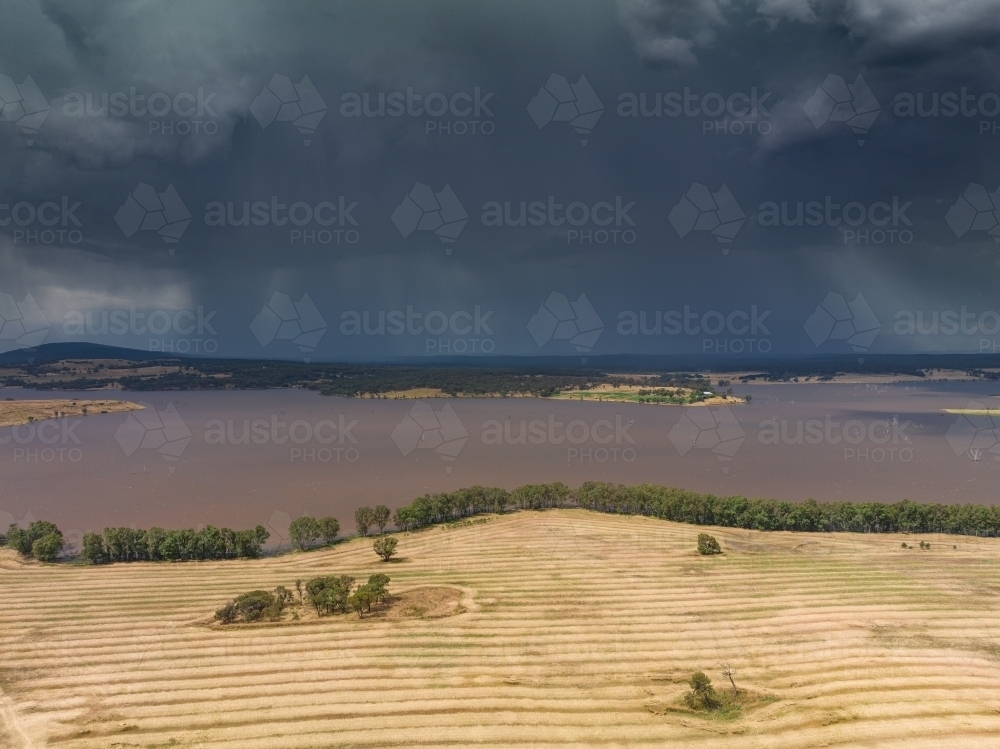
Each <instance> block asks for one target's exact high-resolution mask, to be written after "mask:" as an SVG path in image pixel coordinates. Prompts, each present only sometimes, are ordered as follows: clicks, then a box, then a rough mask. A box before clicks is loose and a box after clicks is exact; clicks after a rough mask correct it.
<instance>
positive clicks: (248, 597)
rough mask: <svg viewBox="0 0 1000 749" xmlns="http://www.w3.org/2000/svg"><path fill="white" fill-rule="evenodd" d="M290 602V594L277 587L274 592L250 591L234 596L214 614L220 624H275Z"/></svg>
mask: <svg viewBox="0 0 1000 749" xmlns="http://www.w3.org/2000/svg"><path fill="white" fill-rule="evenodd" d="M291 600H292V592H291V591H290V590H288V589H287V588H285V587H284V586H283V585H279V586H278V587H277V588H275V589H274V591H267V590H252V591H250V592H249V593H243V594H242V595H239V596H236V598H234V599H233V600H232V601H230V602H229V603H227V604H226V605H225V606H223V607H222V608H221V609H219V610H218V611H216V612H215V619H216V621H218V622H220V623H222V624H234V623H247V624H249V623H252V622H259V621H267V622H275V621H278V620H279V619H280V618H281V612H282V611H284V609H285V606H286V605H288V603H289V602H290V601H291Z"/></svg>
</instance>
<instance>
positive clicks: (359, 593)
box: [347, 585, 375, 619]
mask: <svg viewBox="0 0 1000 749" xmlns="http://www.w3.org/2000/svg"><path fill="white" fill-rule="evenodd" d="M374 602H375V596H374V595H373V594H372V592H371V590H369V589H368V587H367V586H365V585H362V586H361V587H360V588H358V589H357V590H356V591H354V593H352V594H351V596H350V597H349V598H348V599H347V605H348V606H350V607H351V610H352V611H357V612H358V618H359V619H362V618H364V617H363V614H362V612H364V611H371V610H372V603H374Z"/></svg>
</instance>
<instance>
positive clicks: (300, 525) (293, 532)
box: [288, 515, 340, 551]
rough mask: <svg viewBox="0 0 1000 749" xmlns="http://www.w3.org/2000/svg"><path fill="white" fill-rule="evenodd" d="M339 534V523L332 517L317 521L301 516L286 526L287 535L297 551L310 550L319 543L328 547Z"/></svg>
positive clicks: (307, 516)
mask: <svg viewBox="0 0 1000 749" xmlns="http://www.w3.org/2000/svg"><path fill="white" fill-rule="evenodd" d="M339 533H340V522H339V521H338V520H337V518H334V517H325V518H320V519H319V520H317V519H315V518H313V517H310V516H309V515H303V516H302V517H300V518H296V519H295V520H293V521H292V522H291V524H290V525H289V526H288V535H289V537H290V538H291V540H292V546H294V547H295V548H296V549H298V550H299V551H305V550H306V549H311V548H313V547H314V546H316V545H318V544H320V543H322V544H323V545H325V546H329V545H330V544H332V543H333V542H334V541H336V540H337V534H339Z"/></svg>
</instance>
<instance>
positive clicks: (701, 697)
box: [684, 671, 722, 710]
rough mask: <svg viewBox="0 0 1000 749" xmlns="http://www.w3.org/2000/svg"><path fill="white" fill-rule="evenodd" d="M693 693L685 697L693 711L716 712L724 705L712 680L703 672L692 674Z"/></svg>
mask: <svg viewBox="0 0 1000 749" xmlns="http://www.w3.org/2000/svg"><path fill="white" fill-rule="evenodd" d="M688 683H689V684H690V685H691V691H690V692H688V693H687V694H685V695H684V701H685V702H686V703H687V706H688V707H690V708H691V709H692V710H714V709H716V708H717V707H719V706H721V705H722V702H721V701H720V700H719V695H718V694H716V693H715V688H714V687H713V686H712V680H711V679H709V678H708V677H707V676H705V674H704V672H702V671H695V672H694V673H693V674H691V681H690V682H688Z"/></svg>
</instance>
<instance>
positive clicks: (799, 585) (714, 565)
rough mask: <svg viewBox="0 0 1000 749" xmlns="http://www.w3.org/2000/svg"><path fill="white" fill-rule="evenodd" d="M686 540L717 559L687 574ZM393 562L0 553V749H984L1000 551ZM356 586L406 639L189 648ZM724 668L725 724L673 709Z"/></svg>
mask: <svg viewBox="0 0 1000 749" xmlns="http://www.w3.org/2000/svg"><path fill="white" fill-rule="evenodd" d="M700 532H709V533H712V534H713V535H715V536H716V538H718V540H719V541H720V543H721V544H722V547H723V550H724V552H725V553H724V554H722V555H721V556H714V557H700V556H698V555H697V554H696V553H694V548H695V539H696V538H697V535H698V533H700ZM398 538H399V556H400V561H399V562H394V563H388V564H386V563H381V562H379V561H378V559H377V558H376V557H375V555H374V554H373V553H372V550H371V539H367V540H361V539H357V540H352V541H348V542H345V543H342V544H339V545H337V546H336V547H334V548H331V549H328V550H323V551H315V552H309V553H299V554H291V555H286V556H281V557H274V558H269V559H264V560H258V561H224V562H205V563H179V564H146V563H142V564H120V565H110V566H107V567H87V566H76V565H69V564H61V565H55V566H47V565H41V564H37V563H34V562H31V563H23V564H22V563H18V562H16V561H15V560H14V559H13V555H12V552H9V551H0V562H2V564H0V600H2V601H3V602H4V605H3V606H2V607H0V653H2V658H0V746H3V747H4V748H5V749H6V748H7V747H11V748H12V749H25V748H26V747H31V748H32V749H41V748H43V747H66V748H67V749H105V748H106V747H168V746H169V747H210V748H212V749H223V748H226V749H237V748H238V749H265V748H266V749H275V748H279V749H280V748H285V747H287V748H288V749H292V748H296V749H299V748H305V747H334V746H345V747H346V746H351V747H376V746H390V745H395V746H407V747H413V746H420V747H446V746H447V747H468V746H474V745H475V746H495V747H511V746H519V747H538V746H544V747H583V746H586V747H595V746H606V747H613V746H614V747H622V746H628V747H658V748H659V747H664V746H670V747H708V746H711V747H723V748H725V749H737V748H738V749H744V748H746V747H754V748H761V749H763V748H764V747H768V748H769V749H770V748H779V749H786V748H787V749H792V748H793V747H794V748H801V749H806V748H809V749H812V748H813V747H821V746H822V747H879V748H880V749H882V748H888V747H900V748H902V747H907V749H929V748H930V747H935V749H936V748H937V747H941V746H947V747H948V748H949V749H962V748H964V747H969V748H971V747H976V748H977V749H979V748H981V747H987V746H996V745H1000V669H998V668H997V659H998V658H1000V632H998V625H997V613H998V608H1000V568H998V565H997V558H998V557H1000V540H996V539H977V538H969V537H951V536H935V535H928V536H921V537H920V538H919V539H915V538H914V537H912V536H903V535H855V534H819V533H817V534H795V533H762V532H747V531H743V530H734V529H721V528H719V529H711V528H704V527H693V526H686V525H679V524H674V523H668V522H663V521H658V520H654V519H650V518H642V517H622V516H609V515H599V514H595V513H588V512H586V511H583V510H553V511H545V512H522V513H516V514H512V515H508V516H504V517H500V518H494V519H491V520H490V521H489V522H478V523H464V524H456V525H455V526H452V527H439V528H431V529H427V530H424V531H421V532H416V533H408V534H400V535H399V536H398ZM918 540H924V541H928V542H929V543H930V545H931V548H930V549H927V550H925V549H912V548H909V549H904V548H901V543H902V542H904V541H905V542H907V543H908V544H909V545H911V546H913V545H916V542H917V541H918ZM953 545H954V546H957V548H953ZM374 572H386V573H387V574H389V575H390V576H391V578H392V582H391V583H390V585H389V590H390V592H391V593H392V594H393V595H396V596H400V599H403V598H405V597H406V596H410V598H411V599H413V600H411V601H410V603H409V604H408V606H407V607H405V608H406V609H407V610H409V612H410V615H405V616H403V615H400V616H390V615H386V616H381V617H371V618H367V617H366V618H365V619H362V620H359V619H358V618H357V617H356V616H335V617H329V618H324V619H320V620H315V619H314V620H311V621H297V622H294V623H287V624H286V623H284V622H281V623H276V624H273V625H264V626H259V627H258V626H256V625H253V626H247V627H236V628H232V629H227V628H220V627H217V626H214V627H212V626H206V625H205V621H206V617H211V615H212V612H213V611H214V610H215V609H216V608H218V607H219V606H220V605H221V604H222V603H224V602H225V601H226V600H228V599H229V598H231V597H233V596H234V595H236V594H238V593H242V592H245V591H248V590H252V589H255V588H273V587H275V586H277V585H285V586H288V587H291V586H294V583H295V580H296V579H303V580H306V579H308V578H310V577H312V576H314V575H319V574H341V573H343V574H349V575H353V576H354V577H355V578H357V579H358V580H363V579H366V577H367V576H368V575H369V574H372V573H374ZM418 601H422V602H423V603H419V602H418ZM421 606H425V610H424V611H422V612H421V611H419V609H420V607H421ZM389 611H390V612H392V611H397V612H399V613H400V614H402V612H403V611H404V607H402V606H393V607H390V608H389ZM722 662H728V663H729V664H730V665H731V666H732V667H733V669H735V680H736V683H737V685H738V686H739V687H740V688H742V689H745V690H746V693H747V697H746V699H745V700H743V702H742V704H743V705H745V708H741V709H740V710H739V711H738V712H737V714H736V715H735V717H732V716H730V717H727V718H725V719H722V718H719V717H712V716H706V715H704V714H697V713H693V712H690V711H685V710H684V709H682V708H681V707H679V705H682V704H683V701H682V695H683V693H684V692H685V691H686V681H687V679H688V678H689V676H690V675H691V672H692V671H695V670H703V671H705V672H706V673H707V674H708V675H709V676H710V677H711V678H712V680H713V682H714V684H715V687H716V689H718V690H720V691H721V690H723V689H726V688H727V687H728V682H727V680H726V679H725V678H724V677H723V675H722V673H721V670H720V665H719V664H720V663H722Z"/></svg>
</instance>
